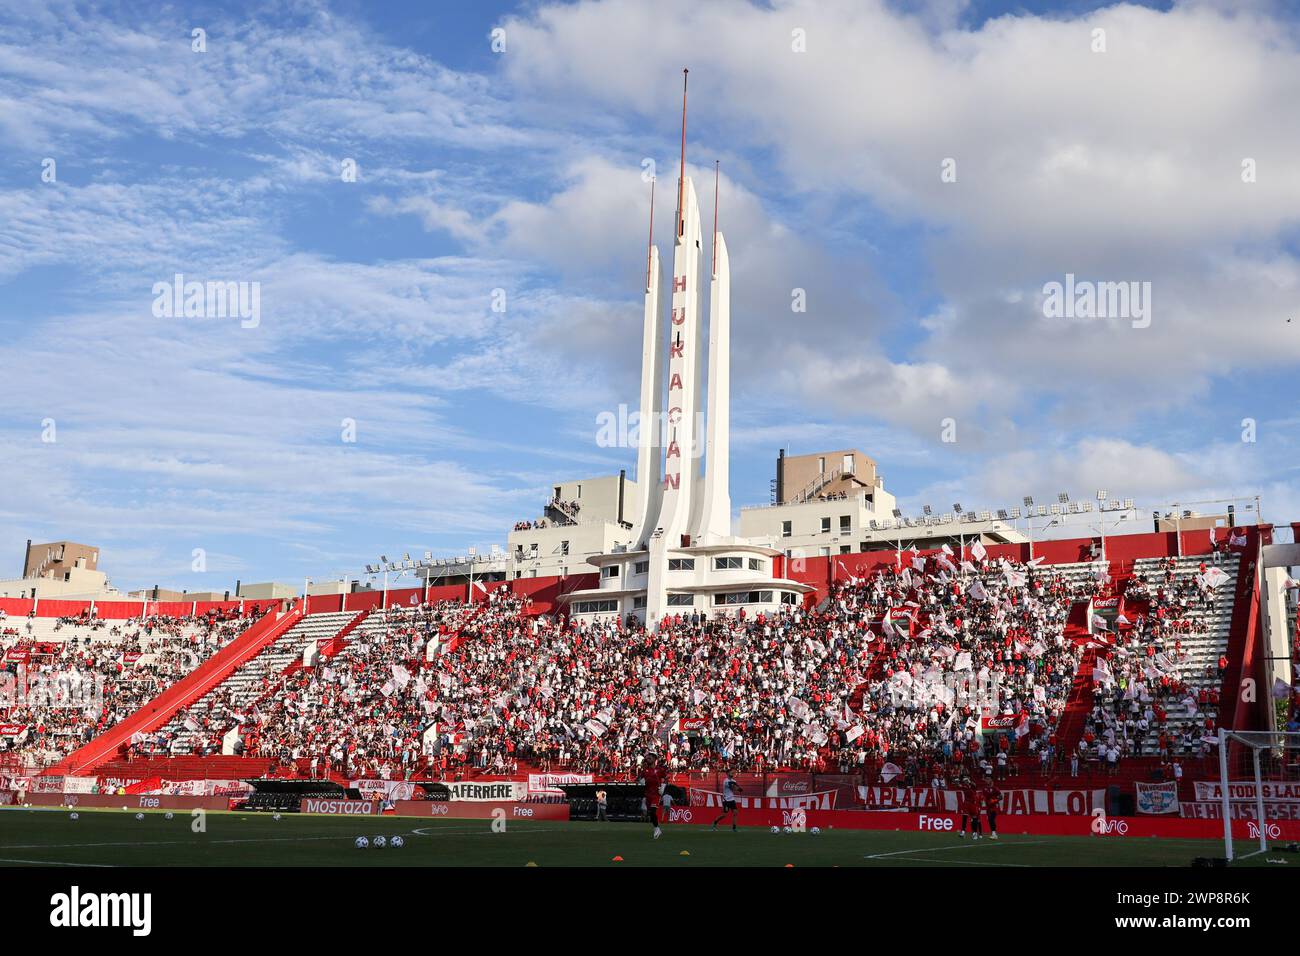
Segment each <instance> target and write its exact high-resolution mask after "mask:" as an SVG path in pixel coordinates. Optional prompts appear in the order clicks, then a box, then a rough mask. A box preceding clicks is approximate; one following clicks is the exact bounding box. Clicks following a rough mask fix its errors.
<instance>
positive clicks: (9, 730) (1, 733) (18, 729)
mask: <svg viewBox="0 0 1300 956" xmlns="http://www.w3.org/2000/svg"><path fill="white" fill-rule="evenodd" d="M26 729H27V725H26V724H0V737H17V736H18V735H19V734H21V733H22V732H23V731H24V730H26Z"/></svg>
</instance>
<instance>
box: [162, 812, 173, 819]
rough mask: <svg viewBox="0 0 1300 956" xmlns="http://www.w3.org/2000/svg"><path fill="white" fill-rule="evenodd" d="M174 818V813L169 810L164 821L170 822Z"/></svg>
mask: <svg viewBox="0 0 1300 956" xmlns="http://www.w3.org/2000/svg"><path fill="white" fill-rule="evenodd" d="M173 816H175V814H174V813H172V812H171V811H170V810H168V811H167V813H166V814H165V815H164V817H163V819H164V820H170V819H171V818H172V817H173Z"/></svg>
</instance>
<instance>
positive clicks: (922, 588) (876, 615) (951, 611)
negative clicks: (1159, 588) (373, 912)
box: [142, 549, 1189, 782]
mask: <svg viewBox="0 0 1300 956" xmlns="http://www.w3.org/2000/svg"><path fill="white" fill-rule="evenodd" d="M981 550H982V549H981ZM904 555H906V557H904ZM976 560H977V561H979V563H978V564H976V563H973V562H972V561H970V560H960V559H958V558H956V557H955V556H953V555H951V553H950V552H941V553H939V554H936V555H934V556H931V557H929V558H925V557H921V556H919V555H916V554H914V553H910V552H903V554H902V555H900V560H899V561H898V563H897V564H896V565H894V566H886V567H884V568H883V569H881V570H878V571H876V572H873V573H872V574H870V575H869V576H867V577H865V578H862V579H858V578H853V577H849V578H848V580H840V581H837V582H836V583H835V584H833V585H832V587H831V589H830V592H829V595H828V597H827V598H826V599H825V600H824V601H822V602H821V603H820V604H819V605H818V606H817V607H816V608H804V607H800V606H789V607H787V608H785V609H783V610H781V611H780V612H779V613H776V614H758V615H753V616H748V615H746V614H745V613H744V612H743V611H742V612H741V613H739V614H737V615H735V616H723V617H716V618H708V617H705V616H702V615H700V614H699V613H698V612H694V613H691V614H689V615H679V616H676V617H674V618H672V619H670V620H669V621H668V622H667V623H666V624H665V625H664V626H663V627H661V629H660V631H659V632H658V633H657V634H654V635H651V634H648V633H647V632H646V631H645V630H644V629H643V628H642V627H641V626H640V625H639V624H638V623H636V622H635V621H631V622H627V623H624V622H620V621H617V620H613V619H606V620H597V621H584V622H578V621H570V620H568V619H566V618H563V617H560V618H552V617H550V616H546V615H534V614H532V613H530V609H529V608H528V607H527V605H526V602H525V600H524V599H522V598H520V597H518V596H514V595H511V594H510V593H509V592H507V591H505V590H498V591H496V592H494V593H493V594H492V595H491V597H490V598H489V599H488V600H487V601H485V602H481V603H478V604H473V605H470V604H464V603H458V602H442V603H438V604H434V605H419V606H416V607H408V608H401V607H397V608H388V609H387V610H382V611H381V610H377V611H375V612H373V613H372V614H371V615H370V617H369V618H368V619H367V620H366V622H365V624H364V625H363V626H362V627H360V628H358V630H357V631H356V632H355V633H354V634H353V635H352V639H351V640H350V641H349V642H348V643H347V644H346V646H344V647H343V648H342V649H341V650H340V651H339V653H337V654H336V655H334V656H332V657H327V658H326V657H322V658H320V659H319V660H317V661H316V662H315V663H314V664H311V665H304V666H295V667H293V668H290V669H289V671H288V672H287V673H283V674H275V675H268V676H267V677H266V678H265V680H264V684H263V685H262V686H261V687H260V688H259V695H258V698H257V700H256V701H255V702H254V703H253V704H252V706H247V705H244V704H239V705H236V704H235V703H233V702H230V701H226V700H223V699H222V697H221V695H220V693H218V694H214V695H209V696H208V697H207V698H206V699H205V701H204V702H203V705H202V706H201V707H195V708H191V710H190V712H189V713H188V715H187V720H186V723H185V729H184V730H182V731H181V732H180V733H163V734H159V735H154V736H153V737H152V738H151V739H150V740H149V741H148V745H147V747H146V748H145V749H144V750H143V751H142V752H147V753H162V754H166V753H171V754H175V753H194V754H217V753H221V752H222V746H223V741H225V740H226V738H227V735H228V734H229V732H230V731H231V730H232V729H236V728H237V729H238V730H239V735H238V736H239V738H240V746H241V748H242V751H243V753H245V754H249V755H255V756H260V757H267V758H270V759H272V760H274V761H275V762H276V763H277V764H279V765H280V766H282V767H285V768H289V767H293V768H297V769H299V770H302V771H304V772H315V773H317V774H322V773H324V772H326V771H329V772H333V773H338V774H343V775H345V776H348V777H353V778H355V777H366V776H374V777H383V778H389V779H402V778H411V777H414V776H431V777H435V778H442V777H446V778H455V777H460V776H464V775H468V774H503V775H505V774H511V773H514V772H515V771H516V770H517V769H518V767H519V765H520V764H521V763H524V764H527V765H529V766H535V767H537V768H539V769H541V770H544V771H546V770H574V771H581V772H587V773H596V774H602V775H610V776H626V775H632V774H635V773H636V772H637V771H638V769H639V767H640V765H641V761H642V760H643V759H644V756H645V755H646V754H647V753H650V752H655V753H659V754H662V755H663V757H664V759H665V761H666V762H667V765H668V767H669V769H671V770H673V771H677V772H684V771H709V770H717V769H719V768H722V767H730V768H733V769H735V770H738V771H754V772H763V771H775V770H794V771H812V772H827V773H853V772H863V771H867V770H868V769H870V768H875V767H879V766H880V765H882V764H883V763H885V762H886V761H888V762H892V763H893V764H895V765H896V766H898V767H900V768H901V770H902V772H903V773H904V774H905V776H906V778H908V779H911V780H916V781H927V782H928V781H930V780H932V779H949V778H951V779H959V778H961V777H963V776H967V775H970V774H973V773H982V774H986V775H990V776H992V775H995V774H1005V773H1006V772H1007V771H1008V769H1009V768H1013V767H1015V766H1016V765H1017V763H1018V762H1019V763H1026V764H1027V769H1028V768H1033V767H1042V768H1045V769H1048V768H1053V767H1055V766H1056V764H1057V762H1058V761H1059V760H1060V759H1061V755H1060V754H1058V753H1057V749H1058V744H1057V741H1056V738H1055V730H1056V727H1057V725H1058V723H1059V721H1060V718H1061V715H1062V712H1063V710H1064V707H1065V704H1066V700H1067V698H1068V697H1069V695H1070V693H1071V688H1072V686H1073V684H1074V679H1075V673H1076V670H1077V669H1078V666H1079V663H1080V661H1081V659H1082V656H1083V654H1084V653H1085V644H1084V643H1081V642H1078V641H1074V640H1071V639H1069V638H1067V636H1066V633H1065V624H1066V620H1067V617H1068V615H1069V612H1070V609H1071V607H1072V606H1073V605H1074V604H1075V602H1078V601H1087V600H1088V599H1090V598H1093V597H1096V596H1098V595H1101V594H1108V593H1110V588H1111V585H1110V581H1109V577H1108V575H1106V574H1105V573H1097V574H1094V573H1092V572H1091V571H1088V570H1085V571H1084V572H1083V573H1068V574H1067V573H1065V572H1063V571H1062V570H1060V568H1059V567H1056V568H1053V567H1040V566H1037V564H1036V563H1031V564H1021V563H1015V562H1009V561H1006V560H999V561H997V562H989V561H987V560H983V559H981V558H976ZM959 564H960V567H959V566H958V565H959ZM1075 570H1076V571H1077V569H1075ZM1169 596H1170V599H1171V600H1175V601H1176V600H1179V599H1181V598H1182V597H1187V596H1189V592H1187V591H1186V590H1185V589H1184V588H1182V587H1181V586H1180V587H1179V589H1178V590H1177V591H1176V592H1174V591H1170V592H1169ZM1158 600H1159V599H1158ZM1172 606H1173V605H1171V607H1172ZM1148 617H1149V619H1150V623H1145V622H1144V624H1143V627H1142V629H1141V630H1138V629H1137V628H1135V629H1134V631H1133V632H1132V633H1131V636H1129V637H1127V638H1126V640H1127V641H1129V642H1131V643H1133V644H1134V645H1135V646H1136V645H1138V644H1140V643H1141V642H1142V641H1143V640H1144V638H1145V637H1146V636H1147V635H1155V636H1158V637H1159V638H1160V639H1161V640H1162V641H1163V640H1164V639H1165V637H1166V635H1167V634H1171V633H1174V631H1175V630H1176V620H1177V619H1176V618H1174V617H1168V616H1167V615H1166V617H1168V619H1167V620H1166V617H1161V616H1159V615H1158V613H1157V612H1152V614H1151V615H1149V616H1148ZM1173 640H1174V641H1176V638H1174V639H1173ZM1170 650H1176V646H1175V645H1171V647H1170ZM1098 706H1099V707H1101V706H1102V704H1101V703H1100V702H1099V704H1098ZM990 716H993V717H996V718H999V719H998V720H997V721H995V722H994V727H996V729H992V728H990V726H989V725H988V721H987V718H988V717H990Z"/></svg>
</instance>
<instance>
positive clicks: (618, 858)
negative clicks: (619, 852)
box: [614, 856, 623, 863]
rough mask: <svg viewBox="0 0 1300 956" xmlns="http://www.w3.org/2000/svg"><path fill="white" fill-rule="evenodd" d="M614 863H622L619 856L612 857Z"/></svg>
mask: <svg viewBox="0 0 1300 956" xmlns="http://www.w3.org/2000/svg"><path fill="white" fill-rule="evenodd" d="M614 862H615V863H622V862H623V858H622V857H621V856H616V857H614Z"/></svg>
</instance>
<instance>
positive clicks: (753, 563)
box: [749, 558, 763, 571]
mask: <svg viewBox="0 0 1300 956" xmlns="http://www.w3.org/2000/svg"><path fill="white" fill-rule="evenodd" d="M749 570H751V571H761V570H763V562H762V561H760V560H758V558H750V559H749Z"/></svg>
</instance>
